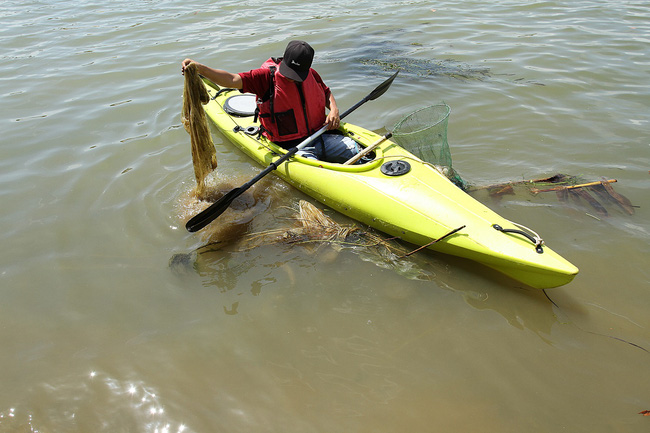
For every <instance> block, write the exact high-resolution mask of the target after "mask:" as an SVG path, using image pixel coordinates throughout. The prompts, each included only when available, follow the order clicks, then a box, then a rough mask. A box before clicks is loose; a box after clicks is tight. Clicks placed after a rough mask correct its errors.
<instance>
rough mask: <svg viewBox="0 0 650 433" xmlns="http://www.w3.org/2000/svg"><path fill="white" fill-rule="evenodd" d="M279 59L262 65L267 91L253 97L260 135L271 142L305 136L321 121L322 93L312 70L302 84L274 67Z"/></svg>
mask: <svg viewBox="0 0 650 433" xmlns="http://www.w3.org/2000/svg"><path fill="white" fill-rule="evenodd" d="M280 61H281V59H274V58H270V59H269V60H267V61H266V62H264V63H263V64H262V68H265V69H269V76H270V81H271V85H270V88H269V92H268V93H267V94H266V95H264V96H263V97H261V98H258V100H257V107H258V114H259V119H260V123H261V124H262V128H263V130H264V135H265V136H266V137H267V138H268V139H269V140H271V141H273V142H278V143H282V142H285V141H291V140H298V139H301V138H305V137H307V136H309V135H311V134H312V133H314V132H316V131H317V130H318V129H320V128H321V127H322V126H323V125H324V124H325V107H326V101H325V92H324V91H323V88H322V87H321V85H320V84H319V83H318V82H317V81H316V79H315V78H314V74H313V73H312V72H310V73H309V75H308V76H307V78H306V79H305V80H304V81H303V82H302V83H297V82H293V81H290V80H289V79H288V78H286V77H285V76H284V75H282V74H281V73H280V71H279V70H278V65H279V64H280Z"/></svg>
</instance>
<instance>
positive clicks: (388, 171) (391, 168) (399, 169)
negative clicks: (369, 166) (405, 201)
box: [381, 160, 411, 176]
mask: <svg viewBox="0 0 650 433" xmlns="http://www.w3.org/2000/svg"><path fill="white" fill-rule="evenodd" d="M409 171H411V164H409V163H408V162H406V161H402V160H395V161H388V162H386V163H384V165H382V166H381V172H382V173H384V174H385V175H386V176H401V175H403V174H406V173H408V172H409Z"/></svg>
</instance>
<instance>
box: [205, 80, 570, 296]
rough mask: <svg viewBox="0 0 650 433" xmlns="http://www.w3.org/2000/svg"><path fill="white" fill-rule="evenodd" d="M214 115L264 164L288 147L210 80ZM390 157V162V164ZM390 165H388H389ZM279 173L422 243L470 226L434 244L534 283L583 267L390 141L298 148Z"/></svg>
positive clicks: (346, 127) (369, 136)
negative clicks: (349, 160) (327, 153)
mask: <svg viewBox="0 0 650 433" xmlns="http://www.w3.org/2000/svg"><path fill="white" fill-rule="evenodd" d="M206 88H207V89H208V91H209V93H210V95H211V98H212V99H211V101H210V102H209V103H208V104H206V105H205V110H206V113H207V115H208V116H209V117H210V118H211V119H212V121H214V123H215V124H216V126H217V127H218V128H219V130H220V131H221V132H222V133H223V134H224V135H225V136H226V138H228V140H230V141H231V142H232V143H234V144H235V145H236V146H237V147H239V148H240V149H241V150H242V151H243V152H245V153H246V154H247V155H248V156H249V157H251V158H252V159H253V160H255V161H256V162H257V163H259V164H261V165H263V166H268V165H269V164H271V163H272V162H273V161H274V160H277V159H278V158H279V157H280V156H282V155H283V154H284V153H286V150H284V149H282V148H281V147H279V146H278V145H276V144H274V143H272V142H270V141H269V140H267V139H266V138H265V137H262V136H260V135H259V134H250V132H251V131H252V130H251V129H249V130H248V133H247V130H246V128H249V127H258V126H259V124H257V123H255V122H254V119H253V117H252V116H242V117H238V116H233V115H231V114H229V113H228V112H226V110H225V109H224V104H225V103H226V101H227V100H228V98H229V97H230V96H232V95H233V94H237V95H239V94H240V93H239V92H236V93H232V94H229V93H230V92H229V91H228V89H219V88H218V87H217V86H216V85H214V84H212V83H207V82H206ZM339 129H340V131H341V132H342V133H344V134H346V135H348V136H350V137H352V138H353V139H354V140H355V141H357V142H358V143H359V144H360V145H361V146H363V147H367V146H368V145H370V144H371V143H374V142H376V141H377V140H378V139H379V138H380V136H379V135H378V134H375V133H374V132H371V131H368V130H366V129H364V128H361V127H359V126H355V125H351V124H349V123H343V124H342V125H341V127H340V128H339ZM387 164H388V165H389V167H388V168H387V167H386V166H387ZM382 169H383V170H382ZM275 173H276V174H277V175H278V176H279V177H280V178H282V179H284V180H285V181H286V182H288V183H290V184H291V185H293V186H295V187H296V188H298V189H299V190H301V191H303V192H304V193H306V194H307V195H309V196H311V197H313V198H314V199H316V200H318V201H320V202H321V203H323V204H325V205H327V206H329V207H331V208H332V209H334V210H336V211H338V212H340V213H342V214H344V215H347V216H349V217H351V218H353V219H355V220H357V221H359V222H361V223H363V224H366V225H368V226H370V227H373V228H375V229H377V230H379V231H382V232H384V233H387V234H389V235H391V236H396V237H399V238H401V239H403V240H405V241H407V242H410V243H413V244H415V245H427V244H429V243H431V242H432V241H433V240H435V239H438V238H440V237H442V236H445V235H446V234H448V233H449V232H451V231H453V230H455V229H458V228H459V227H463V228H462V229H460V230H458V231H457V232H456V233H454V234H452V235H450V236H448V237H446V238H445V239H444V240H441V241H440V242H437V243H435V244H433V245H431V249H432V250H434V251H439V252H442V253H445V254H451V255H454V256H459V257H464V258H467V259H470V260H474V261H477V262H479V263H482V264H484V265H487V266H489V267H491V268H493V269H496V270H497V271H500V272H502V273H503V274H505V275H508V276H509V277H511V278H513V279H515V280H517V281H520V282H522V283H524V284H526V285H528V286H531V287H534V288H540V289H545V288H551V287H557V286H561V285H564V284H567V283H569V282H570V281H571V280H572V279H573V278H574V277H575V275H576V274H577V273H578V269H577V268H576V267H575V266H574V265H572V264H571V263H570V262H568V261H567V260H565V259H564V258H563V257H561V256H560V255H559V254H557V253H555V252H554V251H553V250H551V249H550V248H548V247H546V246H542V245H537V246H536V245H535V243H540V241H541V240H538V239H536V236H535V235H534V234H532V233H531V232H530V231H528V230H522V228H521V227H520V226H517V225H515V224H514V223H512V222H510V221H508V220H506V219H505V218H503V217H501V216H499V215H498V214H497V213H495V212H494V211H492V210H490V209H489V208H487V207H486V206H485V205H483V204H481V203H480V202H478V201H477V200H475V199H474V198H472V197H470V196H469V195H468V194H466V193H465V192H464V191H462V190H461V189H460V188H458V187H457V186H455V185H454V184H453V183H452V182H450V181H449V180H448V179H447V178H446V177H445V176H444V175H442V174H441V173H439V172H438V170H436V169H435V168H434V167H433V166H432V165H431V164H428V163H426V162H423V161H422V160H420V159H419V158H417V157H416V156H414V155H412V154H411V153H409V152H407V151H406V150H405V149H403V148H402V147H400V146H398V145H397V144H396V143H394V142H392V141H390V140H385V141H383V142H382V143H381V144H380V145H379V146H378V147H377V148H376V149H375V150H374V158H373V160H372V161H370V162H365V163H363V164H356V165H343V164H336V163H329V162H325V161H318V160H311V159H306V158H302V157H300V156H297V155H294V156H293V157H292V158H291V159H289V160H288V161H286V162H285V163H283V164H280V165H279V167H278V168H277V170H276V171H275Z"/></svg>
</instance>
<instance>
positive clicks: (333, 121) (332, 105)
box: [325, 92, 341, 129]
mask: <svg viewBox="0 0 650 433" xmlns="http://www.w3.org/2000/svg"><path fill="white" fill-rule="evenodd" d="M327 108H329V110H330V112H329V113H328V114H327V118H326V119H325V124H326V125H327V129H336V128H338V127H339V124H340V123H341V118H340V117H339V108H338V107H337V105H336V100H335V99H334V94H333V93H332V92H330V96H329V99H328V100H327Z"/></svg>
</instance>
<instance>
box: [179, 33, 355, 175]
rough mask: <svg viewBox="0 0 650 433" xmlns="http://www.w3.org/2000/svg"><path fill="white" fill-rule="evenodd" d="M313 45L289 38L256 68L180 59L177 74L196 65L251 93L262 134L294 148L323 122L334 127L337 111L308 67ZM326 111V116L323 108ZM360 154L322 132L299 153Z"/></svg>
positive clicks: (341, 158)
mask: <svg viewBox="0 0 650 433" xmlns="http://www.w3.org/2000/svg"><path fill="white" fill-rule="evenodd" d="M313 60H314V49H313V48H312V47H311V46H310V45H309V44H308V43H307V42H304V41H291V42H289V44H288V45H287V48H286V50H285V52H284V56H283V57H282V58H280V59H274V58H271V59H269V60H267V61H266V62H264V64H263V65H262V67H261V68H258V69H253V70H251V71H249V72H241V73H238V74H232V73H230V72H227V71H224V70H221V69H213V68H210V67H208V66H205V65H202V64H200V63H196V62H194V61H193V60H192V59H185V60H183V63H182V68H181V72H182V73H184V72H185V67H187V66H188V65H189V64H190V63H196V65H197V68H198V72H199V74H201V75H203V76H204V77H206V78H208V79H209V80H211V81H213V82H214V83H216V84H218V85H220V86H222V87H231V88H235V89H240V91H241V92H245V93H254V94H255V95H256V96H257V106H258V112H259V119H260V123H261V124H262V129H263V132H264V135H265V136H266V137H267V138H268V139H269V140H271V141H273V142H275V143H276V144H278V145H280V146H281V147H283V148H285V149H291V148H292V147H295V146H297V145H298V144H300V142H302V141H303V140H304V139H305V138H307V137H308V136H310V135H311V134H312V133H314V132H316V131H317V130H319V129H320V128H321V127H322V126H323V125H327V129H328V130H330V131H333V130H335V129H337V128H338V127H339V124H340V121H341V119H340V117H339V109H338V107H337V105H336V100H335V99H334V95H333V94H332V92H331V91H330V89H329V87H327V86H326V85H325V83H323V80H322V79H321V77H320V75H319V74H318V72H316V71H315V70H314V69H312V68H311V64H312V62H313ZM326 108H327V109H329V113H328V114H327V115H326V114H325V109H326ZM358 152H359V148H358V146H357V144H356V142H355V141H354V140H352V139H351V138H349V137H345V136H343V135H341V134H335V133H325V134H323V135H321V136H320V137H318V138H317V139H315V140H314V141H312V142H311V143H310V144H308V145H307V146H306V147H304V148H303V149H302V150H301V151H299V152H298V154H299V155H301V156H304V157H306V158H312V159H321V160H325V161H329V162H339V163H342V162H345V161H347V160H348V159H350V158H351V157H353V156H354V155H356V154H357V153H358Z"/></svg>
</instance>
